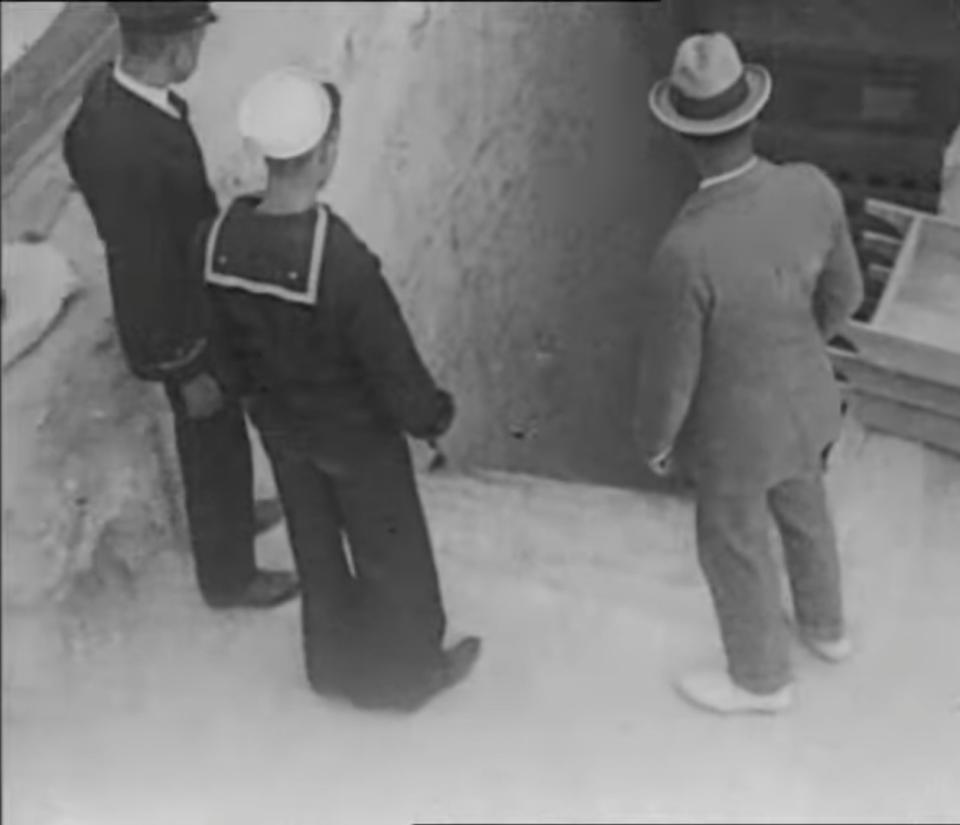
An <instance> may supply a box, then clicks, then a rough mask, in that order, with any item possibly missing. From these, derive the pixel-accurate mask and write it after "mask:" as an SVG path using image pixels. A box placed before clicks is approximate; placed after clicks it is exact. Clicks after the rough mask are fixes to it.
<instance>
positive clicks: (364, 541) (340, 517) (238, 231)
mask: <svg viewBox="0 0 960 825" xmlns="http://www.w3.org/2000/svg"><path fill="white" fill-rule="evenodd" d="M340 120H341V97H340V92H339V91H338V89H337V87H336V86H334V85H332V84H329V83H323V82H321V80H319V79H318V78H316V77H314V76H313V75H312V74H310V73H308V72H306V71H302V70H299V69H296V68H285V69H280V70H277V71H275V72H272V73H270V74H268V75H267V76H266V77H264V78H262V79H261V80H260V81H259V82H258V83H256V84H255V85H254V86H253V87H252V88H251V89H250V90H249V92H248V93H247V94H246V96H245V97H244V98H243V100H242V102H241V106H240V109H239V130H240V133H241V135H242V136H243V138H244V139H246V140H247V141H249V143H250V145H252V146H253V147H254V148H255V149H256V150H258V151H259V152H260V153H261V154H262V155H263V157H264V158H265V161H266V166H267V173H268V182H267V185H266V190H265V191H264V192H262V193H258V194H253V195H248V196H243V197H240V198H238V199H236V200H235V201H234V202H233V203H231V204H230V205H229V207H228V208H227V209H226V210H225V211H224V212H222V213H221V214H220V215H219V216H218V217H217V218H216V219H215V220H214V221H210V222H208V225H206V226H205V227H204V228H203V229H202V230H201V233H200V237H199V240H198V243H197V246H196V260H197V266H198V268H202V270H203V273H204V278H205V280H206V282H207V285H208V290H209V295H210V302H211V306H212V308H213V313H214V316H215V317H216V319H217V323H218V325H219V328H220V330H221V333H222V340H223V341H226V342H229V344H230V346H229V351H228V353H227V362H226V363H225V364H224V366H223V372H224V373H225V374H231V375H232V376H233V377H232V382H231V385H232V386H233V387H234V388H235V391H236V392H238V393H239V394H241V395H242V396H243V397H244V398H245V399H246V400H247V402H248V408H249V410H250V414H251V418H252V420H253V422H254V425H255V426H256V427H257V428H258V430H259V432H260V434H261V436H262V438H263V443H264V446H265V448H266V450H267V454H268V456H269V458H270V461H271V463H272V466H273V469H274V475H275V478H276V480H277V486H278V489H279V492H280V498H281V501H282V503H283V507H284V510H285V512H286V517H287V526H288V532H289V537H290V542H291V545H292V547H293V552H294V557H295V559H296V564H297V568H298V571H299V574H300V580H301V583H302V595H303V600H302V635H303V646H304V654H305V664H306V673H307V677H308V680H309V682H310V684H311V686H312V687H313V689H314V690H315V691H316V692H318V693H320V694H322V695H327V696H334V697H339V698H342V699H346V700H349V701H351V702H353V703H354V704H355V705H357V706H359V707H364V708H371V709H372V708H380V709H392V710H399V711H409V710H414V709H417V708H419V707H421V706H422V705H423V704H425V703H426V702H427V701H428V700H430V698H431V697H433V696H434V695H435V694H437V693H438V692H440V691H442V690H444V689H446V688H448V687H451V686H452V685H454V684H455V683H457V682H459V681H461V680H462V679H463V678H465V677H466V676H467V674H468V673H469V672H470V670H471V669H472V667H473V665H474V662H475V661H476V659H477V657H478V655H479V652H480V641H479V640H478V639H477V638H475V637H468V638H465V639H463V640H462V641H460V642H459V643H457V644H455V645H454V646H453V647H451V648H449V649H446V650H445V649H444V648H443V646H442V645H443V640H444V636H445V632H446V627H447V621H446V616H445V612H444V606H443V600H442V597H441V591H440V585H439V581H438V576H437V570H436V567H435V563H434V556H433V549H432V547H431V539H430V535H429V532H428V527H427V523H426V520H425V517H424V512H423V509H422V506H421V502H420V499H419V494H418V491H417V486H416V481H415V477H414V472H413V465H412V462H411V455H410V450H409V447H408V444H407V442H406V439H405V437H404V435H405V434H408V435H410V436H412V437H414V438H418V439H424V440H430V439H435V438H438V437H440V436H441V435H442V434H443V433H444V432H446V431H447V429H448V428H449V427H450V425H451V423H452V420H453V417H454V403H453V399H452V397H451V396H450V394H449V393H447V392H445V391H444V390H442V389H440V388H438V387H437V385H436V384H435V382H434V379H433V378H432V376H431V375H430V373H429V372H428V370H427V368H426V367H425V365H424V363H423V361H422V360H421V357H420V355H419V353H418V350H417V347H416V346H415V343H414V341H413V339H412V337H411V335H410V332H409V330H408V328H407V325H406V323H405V321H404V318H403V316H402V314H401V310H400V308H399V305H398V303H397V301H396V299H395V297H394V295H393V293H392V291H391V289H390V286H389V285H388V283H387V281H386V279H385V278H384V276H383V274H382V272H381V266H380V261H379V260H378V259H377V257H376V256H375V255H374V254H373V253H372V252H371V251H370V250H369V249H368V248H367V247H366V246H365V245H364V243H363V242H362V241H361V240H360V239H359V238H358V237H357V236H356V235H355V234H354V232H353V231H352V229H351V228H350V226H349V225H348V224H347V223H346V222H345V221H344V220H343V219H342V218H341V217H340V216H339V215H337V213H336V212H335V211H333V209H331V208H330V207H329V206H328V205H327V204H325V203H323V202H322V201H321V200H320V193H321V191H322V190H323V188H324V186H325V184H326V183H327V181H328V178H329V177H330V175H331V173H332V172H333V169H334V165H335V163H336V157H337V145H338V140H339V134H340ZM348 548H349V549H348Z"/></svg>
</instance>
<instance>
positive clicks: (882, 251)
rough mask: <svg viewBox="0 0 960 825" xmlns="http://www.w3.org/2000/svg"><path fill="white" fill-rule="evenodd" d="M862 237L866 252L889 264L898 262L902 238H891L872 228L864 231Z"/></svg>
mask: <svg viewBox="0 0 960 825" xmlns="http://www.w3.org/2000/svg"><path fill="white" fill-rule="evenodd" d="M862 238H863V251H864V252H866V253H867V254H869V255H872V256H875V257H877V258H880V259H881V260H882V261H883V262H884V264H886V265H888V266H889V265H892V264H894V263H895V262H896V260H897V256H898V255H899V254H900V249H901V240H900V238H891V237H890V236H889V235H881V234H880V233H879V232H871V231H870V230H867V231H866V232H864V233H863V236H862Z"/></svg>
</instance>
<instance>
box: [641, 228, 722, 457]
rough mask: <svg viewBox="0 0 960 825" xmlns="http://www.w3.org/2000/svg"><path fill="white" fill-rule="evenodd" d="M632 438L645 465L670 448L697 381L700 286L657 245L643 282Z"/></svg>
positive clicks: (703, 314) (703, 298) (705, 308)
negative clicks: (644, 309) (643, 305)
mask: <svg viewBox="0 0 960 825" xmlns="http://www.w3.org/2000/svg"><path fill="white" fill-rule="evenodd" d="M645 294H646V298H647V309H648V312H647V313H646V316H645V327H644V332H643V336H642V337H643V344H642V347H641V352H640V376H639V381H638V388H637V389H638V398H637V408H636V415H635V418H634V435H635V438H636V440H637V443H638V446H639V448H640V451H641V454H642V456H643V457H644V459H645V460H646V461H647V462H650V461H652V460H653V459H654V458H657V457H659V456H662V455H664V454H666V453H668V452H669V451H670V450H672V448H673V445H674V442H675V441H676V438H677V435H678V434H679V432H680V429H681V427H682V426H683V423H684V421H685V419H686V417H687V412H688V411H689V409H690V403H691V401H692V399H693V394H694V392H695V391H696V388H697V383H698V381H699V377H700V363H701V356H702V347H703V329H704V325H705V323H706V320H707V315H708V312H709V299H708V294H707V290H706V287H705V285H703V284H701V283H700V282H699V281H698V280H697V277H696V273H695V272H692V271H690V268H689V266H688V262H687V261H686V260H685V257H684V256H682V255H680V254H678V253H677V252H676V251H675V250H672V249H670V248H667V247H661V249H660V250H659V251H658V253H657V255H656V256H655V258H654V261H653V265H652V270H651V272H650V273H649V277H648V279H647V289H646V290H645Z"/></svg>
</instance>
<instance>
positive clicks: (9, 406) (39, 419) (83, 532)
mask: <svg viewBox="0 0 960 825" xmlns="http://www.w3.org/2000/svg"><path fill="white" fill-rule="evenodd" d="M26 251H29V252H30V253H37V254H26ZM26 251H25V250H19V253H24V254H22V255H20V257H18V258H17V260H18V261H20V262H21V263H22V262H23V261H25V260H29V261H33V262H39V265H40V266H39V268H38V269H37V270H35V271H33V272H27V273H20V274H18V276H17V279H16V283H17V284H18V289H19V286H22V285H23V284H28V283H29V282H30V280H31V278H32V280H33V282H34V283H40V284H42V285H43V286H44V289H43V290H39V292H42V293H44V297H43V300H40V299H36V296H35V295H33V294H32V293H31V291H30V290H28V289H24V290H22V291H20V292H19V293H18V294H19V295H20V297H21V298H23V302H20V301H14V300H13V296H10V295H9V294H8V300H9V301H10V304H9V306H8V307H7V309H8V321H9V314H12V313H13V312H17V311H19V310H23V309H25V308H26V307H27V306H30V307H32V308H34V309H35V310H36V311H35V312H33V313H32V315H31V322H30V323H29V324H24V325H21V326H20V327H19V328H20V329H30V330H32V331H33V332H34V333H35V332H36V330H38V329H40V328H41V327H42V328H43V329H44V332H43V334H41V335H38V336H34V335H31V338H33V342H32V344H31V345H30V346H28V347H25V348H23V349H22V350H21V353H20V357H19V358H18V359H16V360H14V361H10V362H9V363H6V364H5V366H4V370H3V394H2V395H3V399H2V400H3V420H2V428H3V535H2V554H3V555H2V562H3V622H4V645H3V648H4V651H3V678H4V688H5V690H6V689H17V688H21V687H22V688H24V689H26V690H29V689H32V688H31V687H30V686H31V685H33V684H34V683H36V682H38V681H42V679H43V676H42V674H43V673H44V672H46V673H47V675H48V676H49V674H50V671H49V668H50V667H52V663H53V662H54V661H55V660H57V659H58V657H60V656H61V655H62V653H63V650H64V649H65V648H64V642H63V638H62V633H61V631H62V629H63V628H64V627H65V626H69V624H70V619H69V616H68V613H69V611H67V610H65V609H64V608H63V604H64V602H65V601H67V599H66V597H68V596H72V597H77V598H73V599H71V600H70V601H71V602H72V603H73V604H77V603H82V602H83V601H84V600H91V599H104V598H118V597H119V598H126V597H129V596H131V595H133V594H134V593H135V582H136V577H137V574H138V571H140V569H141V568H142V567H143V566H144V565H145V564H146V562H147V560H148V559H150V558H151V557H152V556H154V555H155V554H156V553H158V552H161V551H163V550H169V549H171V548H180V549H182V550H183V551H184V552H185V551H186V548H187V545H186V536H185V531H184V529H183V518H182V512H181V509H180V508H181V505H180V502H179V497H180V493H179V491H180V482H179V478H178V474H177V468H176V463H175V459H173V456H172V439H171V435H170V429H171V425H170V421H169V413H168V412H167V407H166V404H165V402H163V401H162V399H161V398H160V397H159V395H160V391H159V389H158V388H156V387H152V386H150V385H148V384H144V383H143V382H140V381H138V380H136V379H135V378H134V377H133V376H132V375H131V374H130V373H129V371H128V369H127V367H126V364H125V363H124V360H123V356H122V353H121V351H120V347H119V345H118V343H117V339H116V334H115V331H114V328H113V324H112V322H111V321H110V319H109V317H105V316H104V302H103V301H102V300H100V301H97V300H94V297H95V295H94V293H95V290H91V291H87V292H82V293H79V294H78V297H77V299H76V300H74V301H72V302H71V303H69V304H68V305H66V306H65V308H61V310H60V311H59V312H58V313H57V314H56V315H53V314H52V313H53V308H54V307H55V306H56V305H57V303H58V302H61V303H62V300H63V296H64V295H65V294H67V288H68V286H69V288H75V283H72V282H70V281H69V278H68V277H67V275H66V273H67V272H69V264H67V262H66V261H65V260H64V259H63V258H62V256H60V255H59V253H57V252H56V250H54V249H53V248H52V247H39V246H38V247H35V248H33V249H30V250H26ZM6 252H7V250H6V249H5V253H6ZM19 253H18V254H19ZM6 261H7V256H6V255H5V263H4V278H5V285H7V283H8V281H7V275H8V274H9V273H8V270H7V267H6ZM53 262H55V263H56V266H51V267H50V270H44V268H43V267H44V266H45V265H46V264H51V263H53ZM49 271H53V272H55V273H56V276H55V277H53V278H47V279H44V280H39V281H38V279H37V273H38V272H43V273H44V275H48V274H49ZM21 275H22V276H23V277H22V278H21ZM9 283H12V282H9ZM18 307H19V310H18ZM51 317H56V319H57V321H56V323H52V324H51V323H49V319H50V318H51ZM45 320H46V321H48V323H46V325H44V323H42V321H45ZM6 335H7V323H5V324H4V347H5V348H6ZM18 340H20V341H23V340H24V338H22V337H21V338H19V339H18ZM5 355H6V353H5ZM8 618H9V619H10V620H9V622H8ZM31 651H33V652H31Z"/></svg>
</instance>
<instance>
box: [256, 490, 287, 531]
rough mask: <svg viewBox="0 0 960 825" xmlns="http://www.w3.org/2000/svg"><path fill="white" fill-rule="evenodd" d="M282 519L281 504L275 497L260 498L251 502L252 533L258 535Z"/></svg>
mask: <svg viewBox="0 0 960 825" xmlns="http://www.w3.org/2000/svg"><path fill="white" fill-rule="evenodd" d="M281 521H283V505H282V504H281V503H280V500H279V499H276V498H262V499H260V500H259V501H255V502H254V503H253V534H254V535H255V536H259V535H260V534H261V533H266V532H268V531H269V530H272V529H273V528H274V527H276V526H277V525H278V524H279V523H280V522H281Z"/></svg>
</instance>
